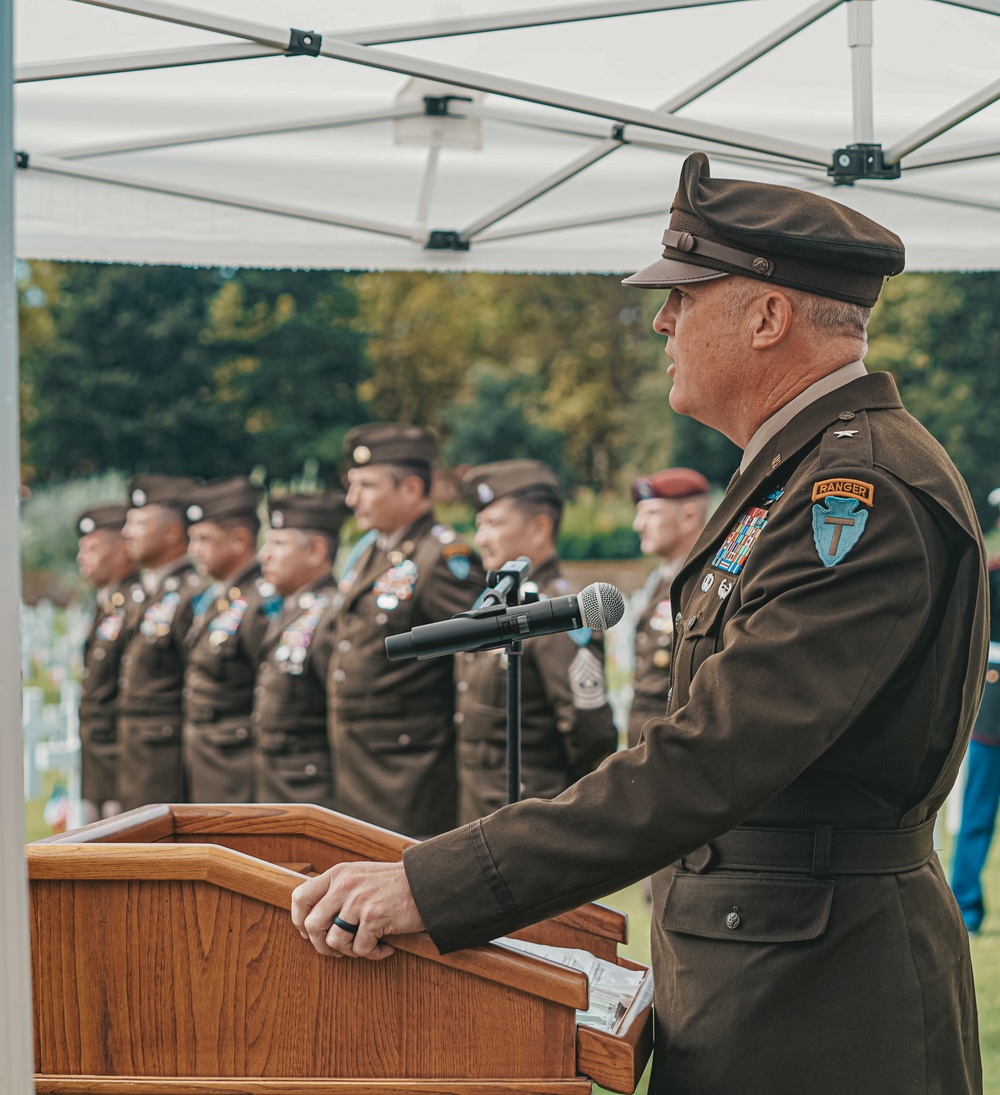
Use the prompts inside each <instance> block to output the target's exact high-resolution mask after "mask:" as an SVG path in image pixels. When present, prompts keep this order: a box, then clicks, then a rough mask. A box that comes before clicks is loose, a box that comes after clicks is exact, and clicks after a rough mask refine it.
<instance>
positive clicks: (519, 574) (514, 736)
mask: <svg viewBox="0 0 1000 1095" xmlns="http://www.w3.org/2000/svg"><path fill="white" fill-rule="evenodd" d="M529 570H530V565H529V563H528V560H527V559H525V558H524V557H523V556H522V557H521V558H520V559H515V560H513V561H512V562H508V563H504V565H503V566H502V567H501V568H500V569H499V570H491V571H489V573H488V574H487V575H486V584H487V585H488V586H489V587H490V588H491V589H493V590H495V591H496V592H497V594H500V595H502V596H503V599H504V600H503V603H504V605H505V606H506V607H507V608H517V606H518V605H521V604H526V603H528V602H529V601H537V600H538V595H537V594H534V595H529V596H528V597H526V598H522V597H521V580H522V578H524V577H525V576H526V575H527V573H528V571H529ZM486 599H487V600H490V599H495V598H494V597H491V595H486ZM480 600H483V598H480ZM504 650H505V651H506V652H507V801H508V802H520V800H521V657H522V655H523V651H524V643H523V642H522V641H521V640H520V639H515V640H514V641H512V642H509V643H507V645H506V646H505V647H504Z"/></svg>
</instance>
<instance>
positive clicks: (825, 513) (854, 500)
mask: <svg viewBox="0 0 1000 1095" xmlns="http://www.w3.org/2000/svg"><path fill="white" fill-rule="evenodd" d="M874 498H875V487H874V485H873V484H871V483H865V482H863V481H862V480H860V479H823V480H821V481H820V482H818V483H814V484H813V491H812V500H813V502H815V503H816V504H815V505H814V506H813V508H812V514H813V519H812V525H813V540H814V541H815V542H816V550H817V551H818V552H819V558H820V562H822V564H823V565H824V566H828V567H832V566H835V565H836V564H837V563H839V562H840V561H841V559H843V558H844V557H845V556H846V555H847V553H848V552H849V551H850V550H851V549H852V548H853V547H854V546H855V544H857V542H858V541H859V540H860V539H861V534H862V533H863V532H864V531H865V525H867V524H868V511H869V510H870V509H871V508H872V505H873V503H874ZM864 506H867V507H868V509H865V508H864Z"/></svg>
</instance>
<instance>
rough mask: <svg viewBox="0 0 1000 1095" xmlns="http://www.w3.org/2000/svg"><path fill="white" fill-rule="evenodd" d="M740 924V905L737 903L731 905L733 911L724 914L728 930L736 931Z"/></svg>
mask: <svg viewBox="0 0 1000 1095" xmlns="http://www.w3.org/2000/svg"><path fill="white" fill-rule="evenodd" d="M739 926H740V907H739V905H734V906H733V911H732V912H731V913H728V914H727V916H726V927H727V928H729V930H730V931H736V929H737V928H738V927H739Z"/></svg>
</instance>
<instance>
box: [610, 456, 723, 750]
mask: <svg viewBox="0 0 1000 1095" xmlns="http://www.w3.org/2000/svg"><path fill="white" fill-rule="evenodd" d="M632 501H633V502H635V520H634V521H633V522H632V528H633V529H635V531H636V532H637V533H638V534H639V546H640V548H641V549H642V553H643V555H659V557H660V560H661V562H660V565H659V566H658V567H657V568H656V570H654V571H653V573H652V574H651V575H650V576H649V581H648V582H647V583H646V590H645V592H646V604H645V607H644V608H643V610H642V614H641V615H640V616H639V619H638V621H637V622H636V626H635V674H634V676H633V680H632V687H633V695H632V707H631V708H630V710H629V715H628V743H629V747H630V748H631V747H632V746H633V745H638V743H639V732H640V731H641V730H642V727H643V724H644V723H646V722H648V721H649V720H650V719H659V718H662V717H663V715H664V714H665V713H666V710H667V692H668V691H669V690H670V659H671V653H672V651H673V647H674V613H673V609H672V608H671V605H670V583H671V582H672V581H673V580H674V578H675V577H676V575H677V572H678V571H679V570H680V569H681V566H682V564H683V562H684V559H685V557H686V556H687V553H688V552H689V551H690V550H691V548H693V547H694V545H695V542H696V541H697V539H698V537H699V536H700V535H701V530H702V529H703V528H704V527H705V522H706V520H708V480H707V479H706V478H705V477H704V476H703V475H702V474H701V473H700V472H696V471H693V470H692V469H691V468H666V469H664V470H663V471H658V472H655V473H654V474H653V475H645V476H640V477H639V478H638V479H636V481H635V482H634V483H633V484H632Z"/></svg>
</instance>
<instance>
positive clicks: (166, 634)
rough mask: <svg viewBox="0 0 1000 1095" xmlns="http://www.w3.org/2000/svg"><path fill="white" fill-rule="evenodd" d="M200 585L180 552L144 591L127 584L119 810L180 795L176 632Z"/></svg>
mask: <svg viewBox="0 0 1000 1095" xmlns="http://www.w3.org/2000/svg"><path fill="white" fill-rule="evenodd" d="M202 584H203V583H202V581H201V579H200V578H199V577H198V575H197V573H196V571H195V569H194V567H193V566H192V565H191V562H190V560H189V559H188V558H187V556H183V557H182V558H181V559H178V560H177V562H176V564H175V565H174V566H172V567H171V568H170V569H169V570H168V571H167V573H166V574H165V575H164V576H163V578H162V579H161V580H160V582H159V585H158V586H157V588H156V589H154V590H153V591H152V592H151V593H148V594H147V593H145V592H144V591H143V589H142V588H141V587H140V588H137V589H135V590H133V602H132V605H131V606H130V609H129V613H128V618H127V622H126V626H127V628H128V640H127V643H126V646H125V652H124V653H123V654H122V663H121V671H122V672H121V677H120V678H119V682H118V684H119V699H118V705H119V706H118V710H119V729H120V730H121V741H122V752H121V760H120V767H119V787H120V795H119V800H120V802H121V804H122V807H123V808H124V809H126V810H132V809H134V808H135V807H136V806H145V805H146V804H147V803H150V802H186V801H187V789H186V786H185V781H184V772H183V766H182V763H181V726H182V723H183V717H182V714H181V692H182V690H183V687H184V637H185V636H186V635H187V633H188V630H189V629H190V627H191V623H192V621H193V619H194V608H193V605H192V602H193V601H194V598H195V597H196V596H197V595H198V594H199V593H200V592H201V589H202Z"/></svg>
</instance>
